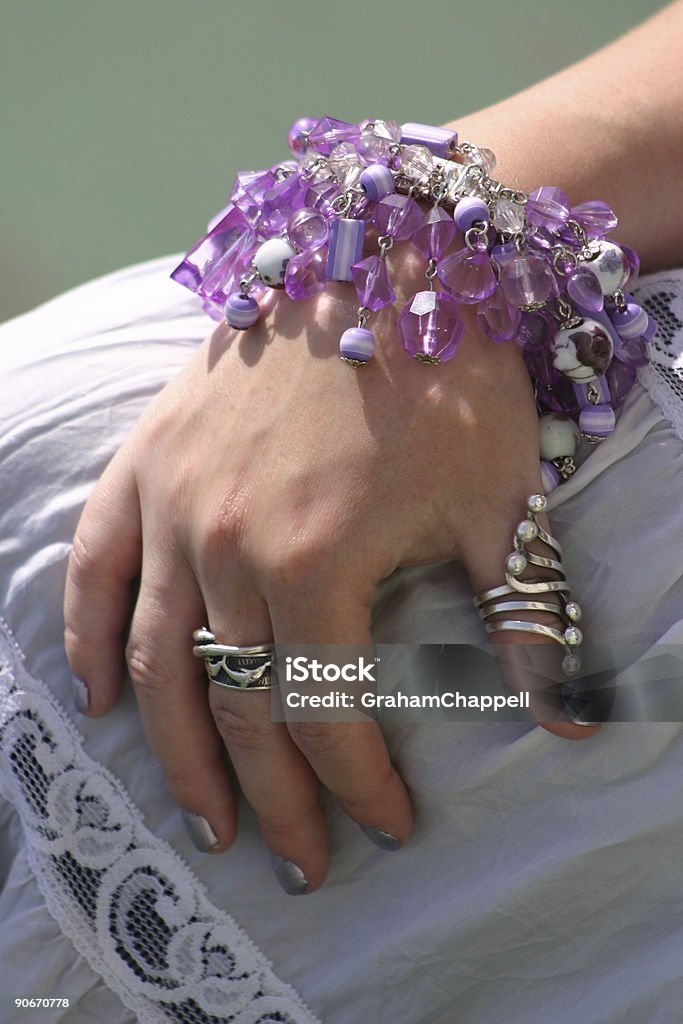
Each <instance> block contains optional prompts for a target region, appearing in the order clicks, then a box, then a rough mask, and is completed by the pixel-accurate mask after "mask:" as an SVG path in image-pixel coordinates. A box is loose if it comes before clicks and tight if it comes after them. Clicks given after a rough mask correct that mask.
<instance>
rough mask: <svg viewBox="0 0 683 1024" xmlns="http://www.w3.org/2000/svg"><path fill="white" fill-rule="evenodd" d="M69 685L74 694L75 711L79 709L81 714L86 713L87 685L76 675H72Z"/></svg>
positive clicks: (87, 706)
mask: <svg viewBox="0 0 683 1024" xmlns="http://www.w3.org/2000/svg"><path fill="white" fill-rule="evenodd" d="M71 686H72V689H73V695H74V704H75V705H76V711H79V712H80V713H81V714H82V715H84V714H85V713H86V711H87V710H88V708H89V707H90V692H89V690H88V687H87V686H86V685H85V683H84V682H83V680H82V679H79V678H78V677H77V676H72V678H71Z"/></svg>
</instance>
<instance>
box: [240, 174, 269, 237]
mask: <svg viewBox="0 0 683 1024" xmlns="http://www.w3.org/2000/svg"><path fill="white" fill-rule="evenodd" d="M274 184H275V175H274V174H273V172H272V171H238V172H237V174H236V175H235V183H234V185H233V189H232V195H231V197H230V199H231V201H232V203H233V204H234V206H236V207H237V209H238V210H241V211H242V213H243V214H244V216H245V217H246V219H247V221H248V222H249V224H251V226H252V227H253V228H258V226H259V224H260V222H261V207H262V206H263V198H264V196H265V193H266V192H267V191H268V189H269V188H272V187H273V185H274Z"/></svg>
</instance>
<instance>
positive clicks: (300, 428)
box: [65, 273, 592, 891]
mask: <svg viewBox="0 0 683 1024" xmlns="http://www.w3.org/2000/svg"><path fill="white" fill-rule="evenodd" d="M411 283H412V284H413V285H416V286H421V285H422V283H423V282H421V281H420V279H419V278H418V277H414V278H413V280H412V282H411V274H410V273H408V274H407V275H404V279H403V288H404V290H405V293H406V296H407V294H409V293H410V284H411ZM414 290H415V288H413V291H414ZM350 291H351V290H350V289H345V288H343V287H339V288H338V289H337V290H336V291H335V290H333V289H328V290H327V291H326V292H325V293H324V295H322V296H320V297H319V298H318V299H316V300H315V301H309V302H304V303H292V302H290V301H288V300H284V301H282V302H278V303H276V305H275V309H274V311H273V314H272V316H271V317H269V318H268V320H267V321H265V322H262V323H261V324H259V325H257V326H256V327H254V328H252V329H250V330H249V331H248V332H246V333H245V334H241V335H240V334H237V333H236V332H233V331H231V330H229V329H228V328H227V327H224V326H222V327H218V328H217V329H216V330H215V332H214V333H213V335H212V336H211V337H210V338H209V339H207V341H206V342H205V343H204V345H203V346H202V347H201V348H200V350H199V351H198V352H197V354H196V356H195V357H194V358H193V359H192V361H191V362H190V363H189V365H188V366H187V367H186V368H185V370H184V371H183V372H182V373H181V374H179V376H178V377H176V378H175V379H174V380H172V381H171V382H170V384H169V385H168V386H167V387H166V388H164V390H163V391H162V392H161V393H160V394H159V395H158V397H157V398H156V400H155V401H154V402H153V403H152V404H151V405H150V407H149V408H148V410H147V411H146V413H145V415H144V416H143V418H142V419H141V421H140V422H139V423H138V425H137V426H136V427H135V429H134V430H133V432H132V433H131V435H130V436H129V438H128V440H127V441H126V443H125V444H124V445H123V447H122V448H121V449H120V451H119V452H118V453H117V454H116V456H115V457H114V459H113V460H112V462H111V463H110V465H109V467H108V468H107V470H106V472H105V474H104V475H103V477H102V479H101V480H100V482H99V484H98V486H97V488H96V489H95V492H94V493H93V495H92V497H91V498H90V500H89V501H88V503H87V505H86V507H85V510H84V512H83V515H82V518H81V521H80V524H79V527H78V531H77V534H76V536H75V538H74V546H73V553H72V557H71V559H70V563H69V572H68V579H67V588H66V600H65V621H66V647H67V653H68V657H69V660H70V663H71V666H72V668H73V671H74V673H75V674H76V676H77V677H79V678H80V679H82V680H84V681H85V683H86V684H87V688H88V693H89V711H90V713H92V714H95V715H99V714H103V713H105V712H106V711H108V710H109V708H111V706H112V705H113V703H114V702H115V700H116V699H117V696H118V694H119V691H120V689H121V686H122V683H123V677H124V671H123V670H124V661H123V657H122V653H123V646H124V642H125V640H126V636H127V643H126V647H125V656H126V662H127V665H128V671H129V673H130V677H131V680H132V682H133V685H134V686H135V690H136V693H137V698H138V703H139V707H140V712H141V715H142V720H143V725H144V729H145V732H146V735H147V737H148V740H149V742H150V745H151V747H152V750H153V752H154V754H155V755H156V757H157V758H158V759H159V761H160V762H161V765H162V767H163V769H164V772H165V775H166V779H167V783H168V786H169V788H170V790H171V792H172V794H173V796H174V798H175V800H176V801H177V803H178V804H179V806H180V807H181V808H183V809H184V810H185V811H186V812H189V814H190V819H189V822H190V831H191V834H193V836H194V838H195V841H197V842H198V843H199V845H200V846H203V847H204V848H205V849H209V848H211V849H214V850H217V851H218V850H224V849H225V848H226V847H228V846H229V845H230V843H231V842H232V840H233V837H234V835H235V829H236V814H235V801H234V796H233V794H232V793H231V789H230V784H229V781H228V776H227V772H226V769H225V765H224V761H223V756H222V755H223V753H224V749H223V748H224V745H225V747H226V748H227V751H228V753H229V755H230V759H231V761H232V763H233V765H234V768H235V771H236V773H237V776H238V778H239V782H240V785H241V787H242V789H243V791H244V793H245V795H246V797H247V799H248V800H249V802H250V803H251V805H252V806H253V808H254V810H255V811H256V814H257V815H258V819H259V822H260V826H261V830H262V833H263V836H264V839H265V841H266V843H267V844H268V846H269V848H270V849H271V851H273V853H274V854H275V860H274V864H275V868H276V873H277V874H278V877H279V878H280V880H281V882H282V884H283V885H284V886H285V888H287V889H288V890H289V891H309V890H312V889H315V888H317V887H318V886H319V885H320V884H321V883H322V881H323V879H324V876H325V872H326V865H327V839H326V828H325V822H324V818H323V814H322V811H321V809H320V807H319V805H318V801H317V784H318V780H321V781H322V782H323V783H324V784H325V786H327V787H328V788H329V789H330V790H331V791H332V792H333V793H335V794H336V796H337V797H338V799H339V801H340V802H341V804H342V806H343V807H344V808H345V810H346V811H347V812H348V813H349V814H350V815H351V817H352V818H353V819H354V820H356V821H357V822H358V823H359V825H361V826H363V827H366V828H370V830H371V831H370V833H369V835H370V837H371V838H372V839H373V840H374V841H375V842H377V843H378V845H382V846H384V847H385V848H394V847H396V846H398V845H399V843H403V842H405V841H406V840H407V839H408V837H409V835H410V832H411V808H410V802H409V799H408V794H407V792H406V789H405V787H404V785H403V783H402V781H401V779H400V778H399V776H398V774H397V772H396V771H395V769H394V768H393V767H392V765H391V762H390V760H389V757H388V754H387V750H386V748H385V745H384V742H383V740H382V736H381V733H380V731H379V728H378V727H377V725H376V724H375V723H373V722H362V723H358V724H343V725H340V724H329V725H325V724H320V723H317V724H316V723H289V724H288V725H287V724H284V723H277V722H273V721H271V716H270V699H269V695H268V694H266V693H250V694H245V693H240V692H236V693H233V692H230V691H229V690H227V689H225V688H223V687H218V686H210V687H209V690H208V701H207V698H206V692H207V690H206V680H205V676H204V673H203V668H202V666H201V663H199V662H198V661H197V660H196V659H195V658H194V657H193V656H192V644H191V636H192V632H193V630H194V629H196V628H197V627H199V626H201V625H202V624H206V625H208V626H209V627H210V629H211V630H212V632H214V633H215V635H216V636H217V637H218V638H219V639H220V640H221V642H224V643H230V644H237V645H247V644H256V643H263V642H267V641H269V640H271V639H274V640H275V642H276V643H321V644H323V643H324V644H331V643H348V644H367V643H370V642H371V638H370V631H369V623H370V613H371V607H372V604H373V600H374V598H375V594H376V589H377V584H378V583H379V582H380V581H381V580H382V579H384V578H385V577H387V576H389V575H390V573H392V572H393V571H394V570H395V569H396V568H397V567H399V566H405V565H409V564H416V563H424V562H429V561H436V560H445V559H452V558H454V559H457V560H459V561H460V562H461V563H462V564H463V565H464V566H465V568H466V570H467V572H468V574H469V577H470V580H471V583H472V588H473V591H475V592H477V591H479V590H481V589H483V588H486V587H490V586H495V585H497V584H499V583H501V582H503V575H504V573H503V565H504V561H505V557H506V555H507V554H508V553H509V551H510V549H511V537H512V534H513V531H514V527H515V524H516V523H517V522H518V521H519V519H520V518H521V517H523V515H524V513H525V508H526V497H527V496H528V495H529V494H531V493H533V492H535V491H538V490H539V489H540V481H539V476H538V473H539V463H538V439H537V416H536V412H535V406H534V402H533V396H532V393H531V387H530V383H529V379H528V375H527V372H526V369H525V367H524V364H523V361H522V359H521V355H520V352H519V350H518V349H517V348H516V347H515V346H514V345H512V344H506V345H494V344H493V343H491V342H489V341H488V340H487V339H485V338H484V337H483V336H482V335H480V334H479V333H478V331H477V330H476V329H474V328H473V327H472V326H471V327H470V329H469V330H468V332H467V333H466V335H465V338H464V339H463V342H462V344H461V347H460V349H459V351H458V353H457V355H456V357H455V358H454V359H453V360H451V361H450V362H448V363H446V364H443V365H441V366H438V367H432V366H428V367H425V366H421V365H419V364H418V363H416V362H415V361H413V360H410V359H408V358H407V357H406V355H405V353H404V352H403V351H402V349H401V348H400V345H399V343H398V340H397V338H398V335H397V329H396V323H395V313H394V311H393V310H391V311H389V310H387V311H385V314H383V317H380V318H377V319H376V320H375V322H374V324H373V327H374V330H375V333H376V334H377V336H378V340H379V345H378V348H379V349H380V354H379V355H378V356H377V357H376V358H375V359H374V360H373V361H372V363H370V364H368V365H367V366H365V367H363V368H362V369H360V370H359V371H354V370H353V369H351V368H350V367H349V366H347V365H346V364H344V363H342V362H341V361H340V360H339V359H338V358H337V339H338V338H339V336H340V334H341V332H342V331H343V330H344V329H345V328H346V327H347V326H349V325H350V324H352V323H353V322H354V316H355V308H356V307H355V304H353V303H352V302H351V295H350ZM397 308H399V309H400V302H399V303H398V304H397ZM138 580H139V591H138V592H137V595H136V596H135V597H134V593H135V588H136V585H137V581H138ZM133 604H134V607H133ZM131 609H132V619H131ZM503 640H504V642H508V643H509V642H517V641H519V640H522V641H524V640H525V637H524V636H519V635H514V634H513V635H510V634H505V635H504V636H503ZM553 646H554V645H553ZM549 728H550V729H551V731H553V732H556V733H558V734H560V735H563V736H567V737H571V738H578V737H581V738H583V737H584V736H586V735H590V734H591V732H592V730H587V729H585V728H581V727H578V726H574V725H571V724H569V723H567V724H566V725H565V724H556V725H553V726H549ZM391 837H394V840H393V841H392V838H391Z"/></svg>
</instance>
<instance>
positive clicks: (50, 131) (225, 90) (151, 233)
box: [0, 0, 663, 319]
mask: <svg viewBox="0 0 683 1024" xmlns="http://www.w3.org/2000/svg"><path fill="white" fill-rule="evenodd" d="M662 6H663V3H662V2H661V0H619V2H618V3H615V2H613V0H573V2H572V3H567V2H558V0H552V2H546V3H536V2H533V3H532V2H524V0H521V2H511V3H491V2H486V0H480V2H478V3H472V2H469V3H464V2H461V0H450V2H447V0H424V2H419V0H391V2H389V0H380V2H375V3H372V2H370V0H366V2H361V0H344V2H343V3H334V4H325V3H321V2H319V3H314V2H312V0H289V2H280V3H278V2H273V0H261V2H258V3H256V2H253V0H252V2H246V0H243V2H237V3H235V2H232V0H223V2H220V0H194V2H192V0H184V2H181V0H107V2H104V0H52V2H50V0H0V12H1V19H2V24H1V25H0V89H1V92H0V95H1V96H2V103H1V106H0V139H1V140H2V158H1V162H0V166H1V167H2V182H1V186H2V187H1V189H0V196H2V202H1V212H0V319H5V318H7V317H9V316H12V315H14V314H16V313H19V312H21V311H23V310H25V309H28V308H30V307H32V306H34V305H36V304H38V303H39V302H42V301H44V300H45V299H47V298H49V297H50V296H52V295H54V294H56V293H57V292H60V291H62V290H63V289H64V288H67V287H70V286H73V285H75V284H78V283H80V282H81V281H85V280H87V279H89V278H92V277H96V276H97V275H99V274H102V273H106V272H107V271H109V270H114V269H116V268H118V267H121V266H124V265H126V264H128V263H134V262H137V261H140V260H144V259H148V258H150V257H155V256H160V255H162V254H164V253H169V252H175V251H178V250H180V249H184V248H187V247H188V246H189V245H190V244H191V243H192V242H193V241H194V240H195V239H196V237H197V236H198V235H199V234H200V233H201V231H202V228H203V226H204V224H205V223H206V221H207V220H208V218H209V217H210V215H212V214H213V213H214V212H216V211H217V210H218V209H220V208H221V207H222V206H223V205H225V202H226V199H227V194H228V192H229V188H230V183H231V180H232V177H233V175H234V173H235V171H237V170H238V169H240V168H248V167H261V166H266V165H268V164H271V163H274V162H275V160H277V159H279V158H281V157H282V156H284V155H286V133H287V129H288V127H289V125H290V123H291V122H292V121H293V120H294V119H295V118H297V117H299V116H301V115H303V114H310V115H312V116H316V115H319V114H323V113H328V114H332V115H333V116H337V117H341V118H343V119H345V120H350V121H356V120H360V119H361V118H363V117H366V116H376V117H387V118H396V119H397V120H401V121H426V122H429V123H433V124H438V123H439V122H443V121H447V120H450V119H453V118H456V117H457V116H458V115H462V114H464V113H466V112H469V111H471V110H474V109H477V108H479V107H482V106H485V105H486V104H488V103H491V102H492V101H494V100H497V99H500V98H502V97H504V96H506V95H509V94H510V93H512V92H515V91H517V90H519V89H521V88H523V87H525V86H527V85H529V84H531V83H533V82H534V81H537V80H538V79H539V78H542V77H545V76H546V75H548V74H550V73H552V72H553V71H556V70H559V69H560V68H562V67H564V66H566V65H567V64H569V63H571V62H573V61H575V60H577V59H579V58H581V57H582V56H584V55H585V54H587V53H590V52H591V51H592V50H595V49H597V48H598V47H600V46H601V45H603V44H604V43H605V42H607V41H609V40H610V39H613V38H615V37H616V36H618V35H620V34H621V33H622V32H623V31H625V30H626V29H628V28H630V27H631V26H633V25H635V24H637V23H638V22H639V21H642V20H644V19H645V18H646V17H647V16H648V15H649V14H650V13H652V12H653V11H655V10H657V9H658V8H660V7H662ZM637 74H638V69H637V68H634V81H637ZM596 102H599V96H598V97H596ZM475 141H480V142H481V144H483V145H485V144H486V140H475Z"/></svg>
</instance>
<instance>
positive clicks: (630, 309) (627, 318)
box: [612, 302, 650, 338]
mask: <svg viewBox="0 0 683 1024" xmlns="http://www.w3.org/2000/svg"><path fill="white" fill-rule="evenodd" d="M649 319H650V317H649V316H648V315H647V313H646V312H645V310H644V309H643V307H642V306H639V305H638V304H637V303H636V302H629V303H627V305H626V309H625V310H624V311H623V312H621V311H620V310H617V311H616V313H614V315H613V316H612V323H613V324H614V326H615V327H616V329H617V330H618V331H619V335H620V336H621V337H622V338H642V337H643V335H644V334H645V331H646V330H647V327H648V321H649Z"/></svg>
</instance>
